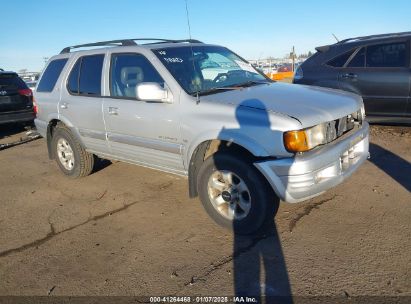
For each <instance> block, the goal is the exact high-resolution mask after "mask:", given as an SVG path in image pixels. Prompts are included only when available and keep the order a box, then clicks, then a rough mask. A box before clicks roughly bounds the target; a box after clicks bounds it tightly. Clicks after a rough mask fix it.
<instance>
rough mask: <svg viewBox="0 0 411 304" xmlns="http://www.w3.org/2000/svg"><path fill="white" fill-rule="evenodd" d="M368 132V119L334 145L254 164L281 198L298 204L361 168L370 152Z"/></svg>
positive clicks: (338, 182)
mask: <svg viewBox="0 0 411 304" xmlns="http://www.w3.org/2000/svg"><path fill="white" fill-rule="evenodd" d="M368 132H369V126H368V123H367V122H364V123H363V126H362V127H361V128H360V129H357V130H356V131H355V132H354V133H352V134H350V135H348V136H347V137H344V138H343V139H341V140H337V142H336V143H334V144H332V145H329V146H324V147H323V148H321V149H318V150H314V151H310V152H307V153H304V154H301V155H296V156H295V157H293V158H285V159H278V160H270V161H263V162H257V163H255V164H254V165H255V166H256V167H257V168H258V169H259V170H260V171H261V173H262V174H263V175H264V176H265V177H266V178H267V180H268V181H269V183H270V184H271V186H272V188H273V189H274V191H275V192H276V194H277V195H278V196H279V197H280V199H281V200H283V201H285V202H289V203H298V202H301V201H304V200H307V199H309V198H312V197H314V196H317V195H320V194H321V193H323V192H325V191H326V190H327V189H329V188H331V187H334V186H336V185H338V184H340V183H341V182H343V181H344V180H345V179H346V178H348V177H349V176H350V175H351V174H353V173H354V172H355V171H356V170H357V169H358V167H359V166H360V165H361V164H362V163H363V162H364V161H365V160H366V159H367V158H368V155H369V154H368V146H369V136H368Z"/></svg>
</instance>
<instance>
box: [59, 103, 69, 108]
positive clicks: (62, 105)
mask: <svg viewBox="0 0 411 304" xmlns="http://www.w3.org/2000/svg"><path fill="white" fill-rule="evenodd" d="M60 108H61V109H67V108H68V103H67V102H63V103H62V104H60Z"/></svg>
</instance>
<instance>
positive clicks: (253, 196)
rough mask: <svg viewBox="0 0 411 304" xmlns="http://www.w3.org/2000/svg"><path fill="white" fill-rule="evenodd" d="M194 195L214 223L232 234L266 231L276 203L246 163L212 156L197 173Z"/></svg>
mask: <svg viewBox="0 0 411 304" xmlns="http://www.w3.org/2000/svg"><path fill="white" fill-rule="evenodd" d="M197 188H198V193H199V195H200V199H201V202H202V204H203V206H204V208H205V209H206V211H207V213H208V214H209V215H210V216H211V217H212V218H213V219H214V221H215V222H216V223H217V224H219V225H221V226H223V227H226V228H229V229H231V230H233V231H234V233H236V234H254V233H257V232H263V231H264V230H265V229H266V228H270V227H269V225H267V224H273V218H274V215H275V213H276V211H277V209H278V205H279V199H278V198H277V197H276V195H275V193H274V192H273V191H272V189H271V187H270V186H269V185H268V183H267V181H266V180H265V178H264V177H263V176H262V175H261V174H260V172H259V171H258V170H257V169H256V168H255V167H254V166H253V164H252V163H248V162H246V160H244V159H241V158H238V157H235V156H232V155H230V154H227V153H216V154H214V155H213V156H211V157H209V158H208V159H207V160H205V161H204V163H203V165H202V167H201V168H200V170H199V177H198V185H197Z"/></svg>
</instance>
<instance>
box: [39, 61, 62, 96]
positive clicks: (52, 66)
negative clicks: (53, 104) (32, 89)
mask: <svg viewBox="0 0 411 304" xmlns="http://www.w3.org/2000/svg"><path fill="white" fill-rule="evenodd" d="M66 62H67V58H64V59H56V60H53V61H52V62H50V63H49V65H48V66H47V68H46V70H45V71H44V73H43V76H42V77H41V80H40V83H39V85H38V86H37V92H51V91H53V89H54V86H55V85H56V82H57V79H58V78H59V76H60V74H61V71H62V70H63V68H64V66H65V65H66Z"/></svg>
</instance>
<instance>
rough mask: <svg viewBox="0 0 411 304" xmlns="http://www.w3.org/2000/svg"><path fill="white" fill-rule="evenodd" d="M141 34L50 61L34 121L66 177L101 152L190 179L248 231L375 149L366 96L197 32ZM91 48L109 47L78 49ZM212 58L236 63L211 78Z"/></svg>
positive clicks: (217, 212) (222, 214) (222, 217)
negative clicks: (178, 36)
mask: <svg viewBox="0 0 411 304" xmlns="http://www.w3.org/2000/svg"><path fill="white" fill-rule="evenodd" d="M136 41H138V39H132V40H115V41H106V42H98V43H92V44H86V45H79V46H73V47H67V48H65V49H63V51H62V52H61V53H60V54H59V55H56V56H54V57H52V58H51V59H50V60H49V62H48V64H47V67H46V69H45V71H44V72H43V74H42V76H41V78H40V81H39V84H38V86H37V90H36V92H35V93H34V94H35V98H36V100H37V102H38V107H39V112H38V116H37V118H36V120H35V124H36V127H37V129H38V131H39V132H40V134H41V135H42V136H44V137H45V138H46V140H47V145H48V151H49V156H50V158H52V159H53V158H54V159H56V162H57V164H58V166H59V167H60V169H61V171H62V172H63V173H64V174H66V175H67V176H69V177H73V178H76V177H82V176H86V175H88V174H90V173H91V172H92V169H93V162H94V159H95V158H94V156H98V157H101V158H107V159H117V160H122V161H126V162H130V163H135V164H138V165H142V166H145V167H150V168H154V169H158V170H160V171H166V172H171V173H174V174H178V175H182V176H187V177H188V184H189V193H190V196H191V197H196V196H199V197H200V199H201V201H202V203H203V205H204V207H205V209H206V211H207V212H208V213H209V214H210V215H211V217H212V218H213V219H214V220H215V221H216V222H217V223H219V224H221V225H223V226H225V227H229V228H232V229H234V231H235V232H236V233H239V234H249V233H254V232H256V231H258V230H259V229H260V228H261V227H264V226H265V223H266V221H267V220H271V221H272V219H273V213H274V211H275V209H276V207H277V206H278V203H279V199H282V200H283V201H286V202H291V203H294V202H300V201H303V200H306V199H308V198H311V197H314V196H316V195H319V194H321V193H323V192H324V191H326V190H327V189H329V188H331V187H333V186H335V185H337V184H339V183H341V182H342V181H343V180H345V179H346V178H347V177H348V176H350V175H351V174H352V173H353V172H354V171H355V170H356V169H357V168H358V167H359V166H360V165H361V164H362V163H363V162H364V161H365V160H366V158H367V157H368V124H367V123H366V122H364V121H363V103H362V100H361V97H359V96H358V95H355V94H351V93H346V92H342V91H334V90H329V89H322V88H317V87H304V86H295V85H292V84H284V83H276V82H273V81H271V80H270V79H269V78H267V77H266V76H264V75H262V74H260V73H259V72H258V71H257V70H256V69H255V68H254V67H253V66H252V65H251V64H249V63H248V62H246V61H245V60H244V59H242V58H241V57H239V56H238V55H236V54H234V53H233V52H232V51H230V50H228V49H227V48H225V47H221V46H216V45H208V44H204V43H201V42H199V41H197V40H184V41H181V40H158V41H157V42H155V43H154V44H153V43H150V44H140V45H138V44H136ZM113 44H118V45H119V46H115V47H107V48H101V46H103V45H113ZM84 46H86V47H92V46H99V47H100V48H97V49H92V50H86V51H77V52H72V50H73V49H75V48H81V47H84ZM210 60H212V61H214V62H215V63H216V64H218V65H220V66H224V67H229V70H227V71H226V72H224V73H218V74H217V75H215V76H213V77H214V78H213V79H208V78H205V77H204V76H203V70H205V71H206V70H207V68H208V67H209V66H210V64H203V63H204V61H210ZM207 75H208V74H207Z"/></svg>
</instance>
